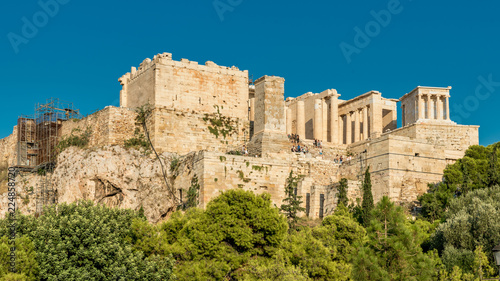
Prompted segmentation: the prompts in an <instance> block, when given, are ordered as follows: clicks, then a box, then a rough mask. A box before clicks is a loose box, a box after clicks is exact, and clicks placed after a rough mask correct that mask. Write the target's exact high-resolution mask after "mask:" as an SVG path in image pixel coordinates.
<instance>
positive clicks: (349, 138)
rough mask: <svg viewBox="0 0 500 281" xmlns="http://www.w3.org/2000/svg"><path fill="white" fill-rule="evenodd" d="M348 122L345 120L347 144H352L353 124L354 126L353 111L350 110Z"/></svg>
mask: <svg viewBox="0 0 500 281" xmlns="http://www.w3.org/2000/svg"><path fill="white" fill-rule="evenodd" d="M345 119H346V122H345V144H351V143H352V131H351V126H352V121H351V112H348V113H347V114H346V117H345Z"/></svg>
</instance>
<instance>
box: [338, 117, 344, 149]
mask: <svg viewBox="0 0 500 281" xmlns="http://www.w3.org/2000/svg"><path fill="white" fill-rule="evenodd" d="M344 117H345V115H342V116H339V144H344Z"/></svg>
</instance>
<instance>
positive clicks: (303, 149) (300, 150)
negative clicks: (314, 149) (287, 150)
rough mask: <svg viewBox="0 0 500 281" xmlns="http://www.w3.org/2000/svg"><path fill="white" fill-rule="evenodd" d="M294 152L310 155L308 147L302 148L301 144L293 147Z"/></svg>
mask: <svg viewBox="0 0 500 281" xmlns="http://www.w3.org/2000/svg"><path fill="white" fill-rule="evenodd" d="M292 152H302V153H309V148H307V146H300V144H298V145H297V146H295V145H294V146H292Z"/></svg>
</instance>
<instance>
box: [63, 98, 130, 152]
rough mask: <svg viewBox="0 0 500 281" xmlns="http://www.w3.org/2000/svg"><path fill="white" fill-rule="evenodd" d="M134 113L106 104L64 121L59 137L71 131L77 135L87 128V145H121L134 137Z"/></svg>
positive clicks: (69, 133) (67, 134)
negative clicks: (81, 115)
mask: <svg viewBox="0 0 500 281" xmlns="http://www.w3.org/2000/svg"><path fill="white" fill-rule="evenodd" d="M135 116H136V113H135V112H134V111H132V110H129V109H127V108H119V107H114V106H107V107H106V108H104V109H102V110H100V111H98V112H96V113H94V114H92V115H89V116H87V117H85V118H83V119H81V120H68V121H65V122H64V123H63V125H62V127H61V131H60V132H61V137H63V138H64V137H65V136H69V135H71V134H72V133H73V134H75V135H79V134H81V133H82V132H85V131H86V130H87V128H88V129H90V130H91V131H92V134H91V137H90V142H89V146H90V147H100V146H104V145H123V144H124V142H125V140H128V139H130V138H132V137H134V131H135V128H136V125H135Z"/></svg>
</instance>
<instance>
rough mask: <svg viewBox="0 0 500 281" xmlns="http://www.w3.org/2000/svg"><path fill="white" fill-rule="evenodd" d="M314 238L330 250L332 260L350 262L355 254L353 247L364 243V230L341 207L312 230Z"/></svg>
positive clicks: (345, 209) (344, 208)
mask: <svg viewBox="0 0 500 281" xmlns="http://www.w3.org/2000/svg"><path fill="white" fill-rule="evenodd" d="M313 233H314V236H315V237H316V238H317V239H319V240H321V241H322V242H323V244H324V245H325V246H327V247H328V248H330V249H331V253H332V259H338V260H342V261H345V262H350V258H351V255H352V254H354V253H355V251H356V248H355V247H354V245H356V244H359V243H361V242H363V241H364V239H365V237H366V230H365V229H364V228H363V226H361V225H360V224H359V223H358V222H357V221H356V220H355V219H354V218H353V215H352V214H351V213H350V212H349V211H348V210H347V208H346V207H344V206H343V205H339V206H338V207H337V209H336V210H335V212H334V213H333V214H332V215H329V216H327V217H325V218H324V219H323V221H322V222H321V226H319V227H316V228H315V229H314V230H313Z"/></svg>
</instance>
